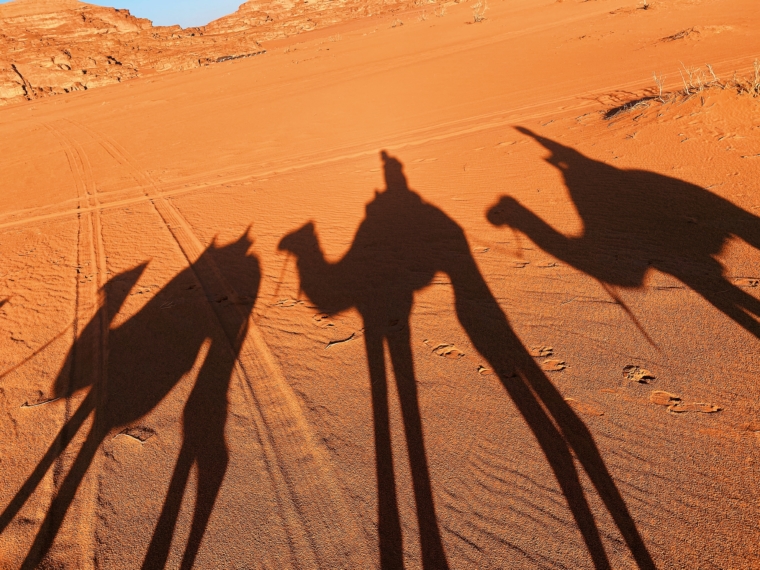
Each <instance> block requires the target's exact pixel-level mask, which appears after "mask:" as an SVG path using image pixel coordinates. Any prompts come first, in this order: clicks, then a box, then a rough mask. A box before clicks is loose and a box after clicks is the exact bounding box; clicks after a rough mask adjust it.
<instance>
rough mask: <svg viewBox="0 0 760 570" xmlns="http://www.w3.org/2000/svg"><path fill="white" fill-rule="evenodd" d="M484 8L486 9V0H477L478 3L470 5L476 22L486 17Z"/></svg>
mask: <svg viewBox="0 0 760 570" xmlns="http://www.w3.org/2000/svg"><path fill="white" fill-rule="evenodd" d="M486 10H488V2H487V1H486V0H478V3H477V4H475V5H474V6H473V7H472V17H473V19H474V20H475V23H476V24H477V23H478V22H482V21H483V20H485V19H486Z"/></svg>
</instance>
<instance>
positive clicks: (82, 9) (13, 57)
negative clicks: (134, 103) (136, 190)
mask: <svg viewBox="0 0 760 570" xmlns="http://www.w3.org/2000/svg"><path fill="white" fill-rule="evenodd" d="M422 1H423V0H365V1H362V0H299V1H298V2H296V1H290V0H255V1H252V2H247V3H245V4H243V5H242V6H241V7H240V9H239V10H238V11H237V12H235V13H234V14H231V15H229V16H226V17H224V18H221V19H219V20H216V21H215V22H211V23H210V24H208V25H207V26H203V27H198V28H186V29H183V28H181V27H179V26H153V24H152V22H151V21H150V20H146V19H144V18H136V17H135V16H133V15H132V14H130V13H129V11H128V10H119V9H115V8H104V7H101V6H94V5H92V4H85V3H83V2H78V1H77V0H15V1H14V2H10V3H8V4H3V5H0V105H2V104H7V103H13V102H18V101H23V100H31V99H35V98H39V97H44V96H48V95H58V94H62V93H68V92H70V91H77V90H83V89H92V88H93V87H99V86H102V85H109V84H113V83H118V82H121V81H125V80H127V79H131V78H134V77H138V76H140V75H146V74H150V73H156V72H164V71H170V70H172V71H179V70H184V69H191V68H194V67H199V66H201V65H208V64H211V63H215V62H219V61H224V60H227V59H232V58H238V57H247V56H251V55H258V54H261V53H263V51H264V50H263V48H262V47H261V44H260V43H259V42H261V41H265V40H271V39H275V38H281V37H287V36H290V35H294V34H298V33H301V32H304V31H309V30H312V29H314V28H316V27H318V26H320V27H324V26H328V25H331V24H335V23H339V22H343V21H346V20H350V19H354V18H359V17H364V16H369V15H373V14H377V13H380V12H387V11H389V10H396V9H400V8H404V7H409V6H411V5H412V4H413V3H415V4H419V3H421V2H422ZM425 1H427V0H425Z"/></svg>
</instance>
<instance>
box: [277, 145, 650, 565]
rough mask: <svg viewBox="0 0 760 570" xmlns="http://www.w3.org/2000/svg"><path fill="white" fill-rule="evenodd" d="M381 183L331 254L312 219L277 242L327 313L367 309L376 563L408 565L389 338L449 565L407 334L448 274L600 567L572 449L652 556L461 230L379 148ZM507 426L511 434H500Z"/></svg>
mask: <svg viewBox="0 0 760 570" xmlns="http://www.w3.org/2000/svg"><path fill="white" fill-rule="evenodd" d="M382 160H383V164H384V170H385V181H386V189H385V190H384V191H383V192H379V193H377V194H376V196H375V199H374V200H373V201H372V202H370V203H369V204H368V205H367V208H366V217H365V219H364V221H363V222H362V224H361V225H360V227H359V229H358V231H357V233H356V236H355V238H354V241H353V244H352V246H351V249H350V250H349V251H348V252H347V253H346V255H345V256H344V257H343V258H342V259H341V260H340V261H338V262H336V263H328V262H327V261H326V260H325V257H324V254H323V253H322V251H321V248H320V245H319V242H318V238H317V235H316V232H315V228H314V225H313V224H312V223H308V224H306V225H305V226H303V227H302V228H301V229H299V230H297V231H295V232H293V233H291V234H289V235H288V236H286V237H285V238H283V239H282V241H281V242H280V249H282V250H286V251H289V252H292V253H294V254H295V255H296V257H297V259H298V269H299V273H300V278H301V288H302V290H303V291H304V292H305V293H306V295H307V296H308V297H309V298H310V299H311V301H312V302H313V303H314V304H315V305H317V306H318V307H319V310H320V311H323V312H325V313H333V314H334V313H338V312H340V311H345V310H347V309H348V308H350V307H355V308H356V309H357V310H358V311H359V312H360V313H361V315H362V317H363V320H364V327H365V337H364V338H365V343H366V351H367V360H368V365H369V371H370V380H371V390H372V406H373V416H374V430H375V431H374V433H375V450H376V476H377V496H378V527H379V528H378V532H379V547H380V556H381V566H382V568H385V569H397V568H403V567H404V559H403V542H402V532H401V521H400V515H399V509H398V499H397V492H396V484H395V475H394V466H393V454H392V451H391V434H390V424H389V412H388V387H387V382H388V376H387V371H386V369H385V359H384V350H385V348H384V347H385V345H387V346H388V350H389V352H390V358H391V363H392V366H393V373H394V377H395V381H396V384H397V388H398V393H399V397H400V400H401V408H402V416H403V422H404V429H405V434H406V441H407V448H408V453H409V461H410V464H411V469H412V481H413V488H414V496H415V502H416V509H417V520H418V525H419V529H420V543H421V549H422V558H423V560H422V561H423V567H424V568H426V569H431V570H432V569H441V568H448V562H447V558H446V554H445V552H444V547H443V541H442V537H441V532H440V528H439V526H438V520H437V516H436V510H435V504H434V497H433V492H432V488H431V482H430V475H429V469H428V464H427V458H426V457H427V456H426V453H425V444H424V439H423V427H422V420H421V417H420V410H419V403H418V398H417V385H416V380H415V375H414V365H413V360H412V352H411V345H410V332H409V316H410V313H411V310H412V304H413V296H414V292H415V291H418V290H420V289H422V288H424V287H426V286H427V285H429V284H430V282H431V281H432V279H433V277H434V276H435V274H436V273H438V272H443V273H445V274H447V275H448V276H449V277H450V279H451V283H452V285H453V288H454V293H455V296H456V312H457V316H458V318H459V321H460V322H461V324H462V326H463V327H464V329H465V330H466V332H467V334H468V335H469V337H470V339H471V341H472V343H473V345H474V346H475V348H476V349H477V350H478V352H480V354H482V355H483V357H485V358H486V359H487V360H488V362H489V363H490V365H491V367H492V368H493V370H494V371H495V372H496V373H497V374H498V376H499V378H500V380H501V382H502V384H503V386H504V389H505V390H506V391H507V393H508V394H509V395H510V397H511V398H512V400H513V401H514V403H515V405H516V406H517V409H518V410H519V411H520V413H521V414H522V416H523V418H524V419H525V421H526V423H527V424H528V426H529V427H530V429H531V430H532V432H533V434H534V436H535V437H536V440H537V441H538V444H539V446H540V447H541V450H542V451H543V453H544V455H545V456H546V459H547V460H548V462H549V464H550V466H551V468H552V470H553V472H554V475H555V477H556V479H557V481H558V483H559V485H560V488H561V489H562V492H563V494H564V496H565V498H566V500H567V502H568V505H569V507H570V510H571V512H572V514H573V516H574V518H575V521H576V523H577V525H578V528H579V530H580V532H581V534H582V537H583V540H584V541H585V544H586V547H587V549H588V552H589V554H590V556H591V558H592V560H593V563H594V566H595V567H596V568H611V565H610V562H609V559H608V557H607V554H606V552H605V549H604V546H603V544H602V540H601V536H600V531H599V528H598V526H597V524H596V521H595V518H594V514H593V512H592V511H591V508H590V505H589V502H588V500H587V498H586V496H585V494H584V491H583V488H582V486H581V482H580V476H579V472H578V469H577V467H576V460H577V461H578V462H579V463H580V465H581V466H582V468H583V469H584V470H585V471H586V473H587V474H588V477H589V479H590V480H591V482H592V484H593V486H594V488H595V489H596V492H597V493H598V494H599V496H600V498H601V499H602V501H603V503H604V505H605V507H606V508H607V510H608V511H609V513H610V515H611V516H612V518H613V520H614V521H615V524H616V525H617V528H618V530H619V531H620V533H621V535H622V537H623V539H624V540H625V542H626V544H627V545H628V548H629V549H630V551H631V553H632V555H633V557H634V559H635V561H636V563H637V564H638V566H639V567H640V568H654V567H655V566H654V563H653V561H652V559H651V557H650V555H649V552H648V551H647V549H646V547H645V545H644V542H643V540H642V538H641V536H640V534H639V532H638V529H637V527H636V524H635V523H634V520H633V518H632V517H631V515H630V513H629V511H628V508H627V507H626V504H625V502H624V500H623V497H622V496H621V494H620V492H619V490H618V488H617V486H616V485H615V482H614V480H613V479H612V476H611V475H610V473H609V471H608V470H607V467H606V465H605V463H604V461H603V460H602V457H601V455H600V453H599V450H598V448H597V446H596V444H595V442H594V439H593V438H592V436H591V433H590V432H589V430H588V428H587V427H586V426H585V424H584V423H583V422H582V421H581V420H580V419H579V418H578V416H577V415H576V414H575V413H574V411H573V410H572V409H571V408H570V407H569V405H568V404H567V402H565V400H564V399H563V398H562V395H561V394H560V393H559V392H558V391H557V389H556V388H555V387H554V385H553V384H552V383H551V382H550V381H549V379H548V378H547V377H546V376H545V375H544V373H543V372H542V371H541V369H540V368H539V367H538V366H537V365H536V363H535V361H534V360H533V359H532V358H531V357H530V355H529V354H528V352H527V351H526V349H525V348H524V347H523V345H522V343H521V342H520V340H519V338H518V337H517V336H516V334H515V333H514V331H513V330H512V328H511V326H510V324H509V322H508V320H507V318H506V316H505V314H504V313H503V311H502V310H501V307H499V305H498V303H497V302H496V300H495V299H494V297H493V295H492V294H491V291H490V290H489V288H488V286H487V284H486V283H485V281H484V279H483V277H482V276H481V274H480V272H479V270H478V267H477V265H476V264H475V261H474V259H473V257H472V255H471V253H470V247H469V244H468V243H467V239H466V238H465V235H464V232H463V230H462V229H461V228H460V227H459V226H458V225H457V224H456V223H455V222H454V221H453V220H451V219H450V218H448V217H447V216H446V215H445V214H444V213H443V212H442V211H441V210H439V209H438V208H436V207H435V206H433V205H431V204H428V203H426V202H424V201H423V200H422V199H421V198H420V197H419V196H418V195H417V194H416V193H415V192H413V191H412V190H410V189H409V187H408V186H407V181H406V177H405V176H404V173H403V166H402V164H401V163H400V162H399V161H398V160H397V159H395V158H393V157H391V156H388V155H387V154H386V153H385V152H383V153H382ZM506 438H508V434H505V439H506Z"/></svg>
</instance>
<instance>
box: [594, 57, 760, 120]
mask: <svg viewBox="0 0 760 570" xmlns="http://www.w3.org/2000/svg"><path fill="white" fill-rule="evenodd" d="M705 69H706V70H707V72H705V71H704V70H703V69H701V68H698V67H686V66H685V65H684V64H683V63H681V69H679V74H680V76H681V84H682V85H683V88H681V89H678V90H676V91H666V90H665V76H664V75H658V74H657V73H653V74H652V77H653V78H654V84H655V88H654V89H652V90H650V92H649V94H648V95H645V96H643V97H639V98H638V99H634V100H631V101H628V102H626V103H623V104H621V105H618V106H616V107H614V108H612V109H608V110H607V111H605V112H604V118H605V119H608V120H609V119H614V118H615V117H618V116H619V115H622V114H625V113H629V112H631V111H633V110H635V109H642V108H646V107H649V106H650V104H651V103H652V102H653V101H659V102H660V103H662V104H663V105H664V104H666V103H672V102H676V101H686V100H688V99H690V98H691V97H693V96H694V95H698V94H701V93H703V92H705V91H707V90H709V89H721V90H723V89H734V90H735V91H736V92H737V94H739V95H742V94H745V93H746V94H747V95H751V96H752V97H760V60H758V59H756V60H755V61H754V64H753V73H752V75H751V76H750V77H745V78H740V77H738V76H737V75H736V72H734V76H733V78H732V79H731V80H729V81H726V82H722V81H721V79H720V77H718V74H717V73H715V70H714V69H713V67H712V65H710V64H706V65H705ZM708 74H709V75H708ZM704 102H705V100H704V97H702V104H703V105H704Z"/></svg>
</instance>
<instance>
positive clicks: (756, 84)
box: [731, 59, 760, 97]
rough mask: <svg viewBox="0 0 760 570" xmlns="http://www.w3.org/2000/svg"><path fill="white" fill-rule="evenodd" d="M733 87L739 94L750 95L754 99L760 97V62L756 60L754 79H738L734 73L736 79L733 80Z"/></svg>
mask: <svg viewBox="0 0 760 570" xmlns="http://www.w3.org/2000/svg"><path fill="white" fill-rule="evenodd" d="M731 85H732V86H733V87H734V88H735V89H736V90H737V91H738V92H739V93H748V94H749V95H752V96H753V97H760V60H757V59H756V60H755V63H754V73H753V75H752V77H750V78H748V79H738V78H737V77H736V73H734V78H733V79H732V80H731Z"/></svg>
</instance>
